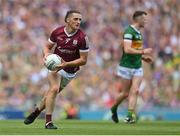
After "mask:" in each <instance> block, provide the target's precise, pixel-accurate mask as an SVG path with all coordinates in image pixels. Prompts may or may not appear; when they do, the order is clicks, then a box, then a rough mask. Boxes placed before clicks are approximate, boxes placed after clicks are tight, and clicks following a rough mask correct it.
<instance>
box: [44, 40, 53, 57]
mask: <svg viewBox="0 0 180 136" xmlns="http://www.w3.org/2000/svg"><path fill="white" fill-rule="evenodd" d="M53 46H54V44H53V43H50V42H48V43H47V44H46V45H45V46H44V48H43V56H44V58H46V57H47V56H48V55H49V54H51V49H52V48H53Z"/></svg>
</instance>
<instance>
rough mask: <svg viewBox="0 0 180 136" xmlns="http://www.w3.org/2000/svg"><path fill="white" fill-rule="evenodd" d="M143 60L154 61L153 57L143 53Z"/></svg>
mask: <svg viewBox="0 0 180 136" xmlns="http://www.w3.org/2000/svg"><path fill="white" fill-rule="evenodd" d="M142 60H143V61H145V62H147V63H150V64H151V63H152V62H153V58H152V56H150V55H142Z"/></svg>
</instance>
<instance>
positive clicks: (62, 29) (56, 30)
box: [52, 26, 65, 34]
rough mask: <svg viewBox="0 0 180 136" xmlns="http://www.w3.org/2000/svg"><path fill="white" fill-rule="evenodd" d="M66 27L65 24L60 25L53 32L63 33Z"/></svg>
mask: <svg viewBox="0 0 180 136" xmlns="http://www.w3.org/2000/svg"><path fill="white" fill-rule="evenodd" d="M64 27H65V26H58V27H56V28H55V29H54V30H53V31H52V32H53V33H54V34H59V33H63V32H64Z"/></svg>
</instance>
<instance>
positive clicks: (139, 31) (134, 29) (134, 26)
mask: <svg viewBox="0 0 180 136" xmlns="http://www.w3.org/2000/svg"><path fill="white" fill-rule="evenodd" d="M130 26H131V27H132V28H133V29H134V30H135V31H136V32H138V33H139V34H140V33H141V32H140V31H139V30H137V28H135V26H133V25H130Z"/></svg>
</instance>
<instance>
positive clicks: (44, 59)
mask: <svg viewBox="0 0 180 136" xmlns="http://www.w3.org/2000/svg"><path fill="white" fill-rule="evenodd" d="M50 54H51V53H47V54H45V55H44V58H43V61H44V63H45V61H46V57H47V56H49V55H50Z"/></svg>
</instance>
